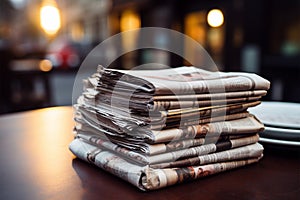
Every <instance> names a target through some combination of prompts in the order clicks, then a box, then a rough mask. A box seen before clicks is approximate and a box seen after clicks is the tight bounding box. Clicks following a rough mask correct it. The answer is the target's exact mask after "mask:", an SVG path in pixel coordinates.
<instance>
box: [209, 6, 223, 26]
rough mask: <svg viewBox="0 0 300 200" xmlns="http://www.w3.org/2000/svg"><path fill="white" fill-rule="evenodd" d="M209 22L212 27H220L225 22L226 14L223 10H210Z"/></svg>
mask: <svg viewBox="0 0 300 200" xmlns="http://www.w3.org/2000/svg"><path fill="white" fill-rule="evenodd" d="M207 22H208V24H209V25H210V26H211V27H219V26H221V25H222V24H223V23H224V15H223V13H222V11H221V10H219V9H213V10H211V11H209V12H208V15H207Z"/></svg>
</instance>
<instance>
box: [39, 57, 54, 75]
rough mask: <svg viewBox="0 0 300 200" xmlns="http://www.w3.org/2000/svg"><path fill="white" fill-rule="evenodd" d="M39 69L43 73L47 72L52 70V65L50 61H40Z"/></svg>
mask: <svg viewBox="0 0 300 200" xmlns="http://www.w3.org/2000/svg"><path fill="white" fill-rule="evenodd" d="M39 68H40V70H41V71H43V72H49V71H50V70H51V69H52V63H51V61H50V60H46V59H45V60H42V61H40V64H39Z"/></svg>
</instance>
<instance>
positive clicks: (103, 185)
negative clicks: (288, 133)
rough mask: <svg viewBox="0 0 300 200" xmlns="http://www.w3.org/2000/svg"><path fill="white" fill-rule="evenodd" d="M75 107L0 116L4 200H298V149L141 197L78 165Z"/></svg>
mask: <svg viewBox="0 0 300 200" xmlns="http://www.w3.org/2000/svg"><path fill="white" fill-rule="evenodd" d="M72 118H73V112H72V109H71V107H54V108H47V109H39V110H34V111H27V112H22V113H16V114H8V115H2V116H0V154H1V161H0V182H1V185H0V198H1V199H30V200H32V199H39V200H40V199H72V200H73V199H151V200H153V199H155V200H157V199H170V200H176V199H298V197H300V162H299V161H300V155H299V149H287V148H275V147H272V146H265V157H264V158H263V159H262V160H261V161H260V162H259V163H257V164H253V165H250V166H246V167H243V168H239V169H236V170H232V171H228V172H225V173H222V174H217V175H214V176H211V177H207V178H204V179H201V180H196V181H192V182H188V183H184V184H180V185H175V186H171V187H168V188H165V189H161V190H157V191H152V192H142V191H140V190H138V189H137V188H135V187H134V186H132V185H130V184H128V183H127V182H125V181H123V180H121V179H119V178H117V177H115V176H113V175H111V174H109V173H107V172H105V171H103V170H101V169H99V168H97V167H95V166H92V165H90V164H88V163H85V162H83V161H81V160H79V159H76V158H75V157H74V156H73V155H72V154H71V152H70V151H69V150H68V145H69V143H70V142H71V141H72V139H73V135H72V129H73V120H72Z"/></svg>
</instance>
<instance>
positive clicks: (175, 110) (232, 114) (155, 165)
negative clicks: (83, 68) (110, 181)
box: [70, 66, 270, 190]
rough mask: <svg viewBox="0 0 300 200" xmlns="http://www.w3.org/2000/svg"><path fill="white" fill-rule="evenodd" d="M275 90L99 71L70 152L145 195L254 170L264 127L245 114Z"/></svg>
mask: <svg viewBox="0 0 300 200" xmlns="http://www.w3.org/2000/svg"><path fill="white" fill-rule="evenodd" d="M269 87H270V83H269V81H267V80H266V79H264V78H262V77H260V76H258V75H256V74H250V73H233V72H230V73H224V72H209V71H205V70H202V69H198V68H195V67H179V68H174V69H164V70H155V71H154V70H131V71H125V70H115V69H104V68H103V67H101V66H100V67H99V68H98V70H97V72H96V73H95V74H94V75H92V76H91V77H88V78H87V79H86V80H84V91H83V92H82V95H81V96H80V97H79V98H78V101H77V104H76V105H74V109H75V122H76V123H75V128H74V133H75V138H74V140H73V141H72V142H71V144H70V150H71V151H72V152H73V154H74V155H76V156H77V157H78V158H80V159H82V160H85V161H87V162H90V163H92V164H95V165H97V166H99V167H100V168H102V169H104V170H106V171H108V172H110V173H112V174H115V175H116V176H119V177H120V178H122V179H124V180H126V181H128V182H129V183H132V184H133V185H135V186H137V187H138V188H140V189H142V190H155V189H159V188H163V187H166V186H169V185H173V184H177V183H181V182H184V181H189V180H193V179H198V178H201V177H204V176H208V175H211V174H215V173H219V172H223V171H227V170H230V169H234V168H237V167H241V166H244V165H248V164H251V163H255V162H257V161H259V160H260V159H261V158H262V156H263V147H262V146H261V145H260V144H258V140H259V136H258V133H259V132H261V131H262V130H264V126H263V124H262V123H260V122H259V121H258V120H257V119H256V117H255V116H253V115H252V114H251V113H248V111H247V109H248V108H249V107H253V106H256V105H258V104H259V103H260V99H261V98H262V97H263V96H264V95H266V93H267V90H268V89H269Z"/></svg>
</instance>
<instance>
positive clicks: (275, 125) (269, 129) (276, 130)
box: [249, 102, 300, 147]
mask: <svg viewBox="0 0 300 200" xmlns="http://www.w3.org/2000/svg"><path fill="white" fill-rule="evenodd" d="M249 111H250V112H251V113H252V114H254V115H255V116H256V117H257V118H258V119H259V120H260V121H261V122H262V123H264V125H265V131H264V132H262V133H260V141H261V142H265V143H272V144H279V145H288V146H298V147H300V104H297V103H286V102H262V103H261V105H259V106H256V107H254V108H251V109H249Z"/></svg>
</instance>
